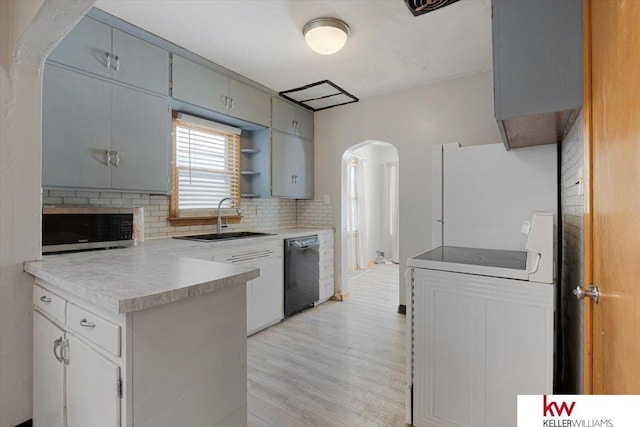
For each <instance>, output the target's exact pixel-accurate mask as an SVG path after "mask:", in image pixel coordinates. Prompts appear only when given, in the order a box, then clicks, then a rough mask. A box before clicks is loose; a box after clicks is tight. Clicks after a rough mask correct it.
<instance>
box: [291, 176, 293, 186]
mask: <svg viewBox="0 0 640 427" xmlns="http://www.w3.org/2000/svg"><path fill="white" fill-rule="evenodd" d="M291 183H292V184H293V175H291Z"/></svg>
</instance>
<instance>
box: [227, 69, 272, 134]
mask: <svg viewBox="0 0 640 427" xmlns="http://www.w3.org/2000/svg"><path fill="white" fill-rule="evenodd" d="M229 92H230V96H231V99H232V101H231V102H232V103H231V111H229V114H230V115H231V116H233V117H237V118H239V119H242V120H247V121H249V122H252V123H257V124H259V125H263V126H267V127H268V126H269V123H271V97H270V96H269V95H267V94H266V93H264V92H262V91H260V90H258V89H256V88H254V87H251V86H249V85H246V84H244V83H240V82H238V81H235V80H230V83H229Z"/></svg>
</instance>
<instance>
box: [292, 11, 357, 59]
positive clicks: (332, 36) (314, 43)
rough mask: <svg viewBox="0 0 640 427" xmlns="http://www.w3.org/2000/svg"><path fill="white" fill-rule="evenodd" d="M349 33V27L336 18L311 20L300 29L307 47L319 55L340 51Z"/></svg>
mask: <svg viewBox="0 0 640 427" xmlns="http://www.w3.org/2000/svg"><path fill="white" fill-rule="evenodd" d="M349 33H351V30H350V28H349V25H347V23H346V22H344V21H341V20H340V19H337V18H316V19H312V20H311V21H309V22H307V25H305V26H304V28H303V29H302V34H304V39H305V41H306V42H307V44H308V45H309V47H310V48H311V49H313V51H314V52H317V53H319V54H321V55H331V54H333V53H336V52H337V51H339V50H340V49H342V47H343V46H344V45H345V44H346V43H347V38H348V37H349Z"/></svg>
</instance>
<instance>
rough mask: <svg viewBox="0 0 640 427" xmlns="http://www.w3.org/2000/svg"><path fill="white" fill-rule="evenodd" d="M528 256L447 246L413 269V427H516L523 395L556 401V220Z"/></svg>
mask: <svg viewBox="0 0 640 427" xmlns="http://www.w3.org/2000/svg"><path fill="white" fill-rule="evenodd" d="M522 231H523V232H526V233H527V234H528V238H527V244H526V248H525V249H526V250H525V251H505V250H494V249H481V248H461V247H450V246H441V247H438V248H435V249H433V250H431V251H429V252H425V253H423V254H420V255H417V256H415V257H413V258H410V259H409V260H408V262H407V265H408V267H409V270H408V275H407V279H408V283H407V289H408V295H407V303H408V304H407V336H408V340H407V349H408V352H407V353H408V354H407V423H411V424H412V425H415V426H418V427H426V426H429V427H431V426H439V427H442V426H483V427H484V426H492V427H500V426H504V427H513V426H515V425H516V398H517V395H519V394H552V393H553V358H554V340H553V337H554V294H555V291H554V284H553V282H554V280H553V279H554V277H553V276H554V263H553V253H554V251H553V215H552V214H551V213H548V212H538V213H534V214H533V217H532V220H531V221H530V222H527V223H525V224H523V230H522Z"/></svg>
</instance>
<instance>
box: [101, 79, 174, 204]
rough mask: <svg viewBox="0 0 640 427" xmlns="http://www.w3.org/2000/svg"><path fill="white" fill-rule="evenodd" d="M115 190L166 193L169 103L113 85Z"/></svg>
mask: <svg viewBox="0 0 640 427" xmlns="http://www.w3.org/2000/svg"><path fill="white" fill-rule="evenodd" d="M112 105H113V107H112V111H113V127H112V129H113V131H112V138H113V143H112V150H113V151H114V153H113V155H114V156H115V160H114V165H113V166H114V169H113V173H112V178H111V186H112V188H114V189H126V190H144V191H148V192H151V193H166V192H167V191H168V188H169V152H170V141H169V126H170V121H169V119H170V115H169V102H168V101H167V99H166V98H161V97H158V96H154V95H149V94H146V93H142V92H139V91H136V90H131V89H127V88H124V87H121V86H118V85H114V86H113V104H112Z"/></svg>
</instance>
